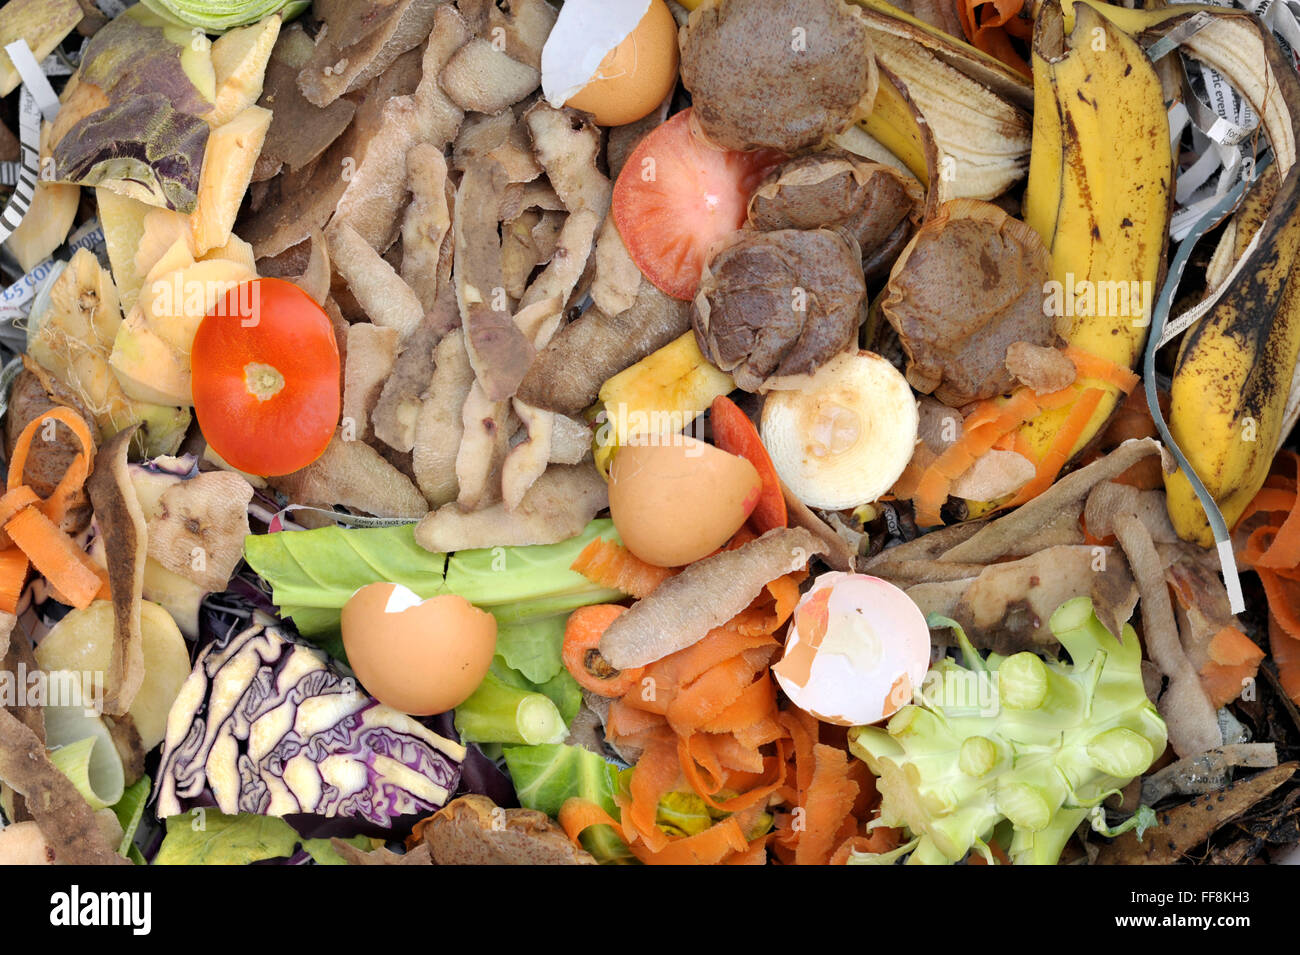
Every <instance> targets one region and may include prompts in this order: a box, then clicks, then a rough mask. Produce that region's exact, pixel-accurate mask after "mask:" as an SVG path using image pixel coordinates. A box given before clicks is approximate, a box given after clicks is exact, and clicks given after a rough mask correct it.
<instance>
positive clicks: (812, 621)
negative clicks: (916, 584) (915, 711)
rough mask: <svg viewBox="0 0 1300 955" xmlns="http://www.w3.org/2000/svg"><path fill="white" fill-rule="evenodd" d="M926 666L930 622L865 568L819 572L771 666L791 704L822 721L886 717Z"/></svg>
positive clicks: (845, 722) (918, 682) (848, 721)
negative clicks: (861, 571)
mask: <svg viewBox="0 0 1300 955" xmlns="http://www.w3.org/2000/svg"><path fill="white" fill-rule="evenodd" d="M929 667H930V628H929V627H928V626H927V625H926V622H925V615H924V614H922V613H921V610H920V608H919V607H917V605H916V604H915V603H913V602H912V599H911V598H910V597H908V596H907V594H905V593H904V592H903V591H901V590H899V589H898V588H897V587H895V586H894V585H893V584H891V583H889V582H888V581H884V580H881V579H880V578H878V577H869V576H867V575H866V574H845V573H840V572H832V573H827V574H822V575H821V576H820V577H818V578H817V580H816V581H815V582H814V583H813V586H812V588H811V589H810V590H809V591H808V592H807V593H805V594H804V595H803V597H802V598H800V600H799V603H798V604H797V605H796V606H795V610H794V617H793V620H792V622H791V624H790V633H789V635H788V636H787V637H786V642H785V653H784V655H783V656H782V658H781V660H780V661H779V662H778V663H777V664H776V665H775V666H773V667H772V672H773V673H774V674H775V675H776V680H777V682H778V683H779V684H780V685H781V689H782V690H784V691H785V694H786V696H788V697H789V698H790V700H791V702H793V703H794V704H795V706H797V707H799V708H800V709H802V710H806V711H807V712H809V713H812V714H813V715H814V716H816V717H817V718H818V719H820V720H822V721H824V722H827V723H838V724H840V725H843V726H859V725H863V724H868V723H877V722H879V721H880V720H883V719H887V718H888V717H890V716H892V715H893V714H894V713H896V712H897V711H898V710H899V709H901V708H902V707H903V706H904V705H905V704H907V703H909V702H911V699H912V691H913V689H914V688H916V687H919V686H920V685H921V683H922V681H923V680H924V679H925V674H926V672H927V670H929Z"/></svg>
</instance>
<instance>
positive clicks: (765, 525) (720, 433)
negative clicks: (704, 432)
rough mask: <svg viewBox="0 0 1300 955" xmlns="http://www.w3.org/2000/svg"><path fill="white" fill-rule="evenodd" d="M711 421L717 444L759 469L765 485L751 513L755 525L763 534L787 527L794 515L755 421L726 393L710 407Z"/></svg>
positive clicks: (762, 485)
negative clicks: (776, 528)
mask: <svg viewBox="0 0 1300 955" xmlns="http://www.w3.org/2000/svg"><path fill="white" fill-rule="evenodd" d="M709 423H710V424H711V425H712V426H713V443H714V444H716V445H717V446H718V447H719V448H721V449H722V450H723V451H726V452H727V453H728V454H735V455H738V456H740V457H742V458H744V459H745V460H746V461H748V462H749V463H750V464H752V465H754V469H755V470H756V471H758V478H759V481H761V482H762V484H761V486H760V488H759V494H758V503H757V504H755V505H754V510H753V512H752V513H751V514H750V515H749V519H750V521H751V522H752V523H753V524H754V527H755V528H757V530H758V532H759V533H760V534H761V533H765V532H767V531H770V530H771V529H772V528H774V527H785V526H786V525H787V524H788V523H789V521H790V517H789V514H788V513H787V512H786V507H785V495H784V494H782V493H781V479H780V478H778V477H777V475H776V468H775V467H773V465H772V458H771V456H770V455H769V454H768V453H767V448H766V447H765V446H764V445H763V439H762V438H761V437H759V434H758V431H757V430H756V429H755V428H754V424H753V422H752V421H750V420H749V417H748V416H747V415H746V414H745V412H743V411H741V410H740V408H739V407H737V405H736V403H735V402H734V401H732V400H731V399H730V398H728V397H727V396H726V395H719V396H718V397H716V398H714V399H713V404H712V405H711V406H710V408H709Z"/></svg>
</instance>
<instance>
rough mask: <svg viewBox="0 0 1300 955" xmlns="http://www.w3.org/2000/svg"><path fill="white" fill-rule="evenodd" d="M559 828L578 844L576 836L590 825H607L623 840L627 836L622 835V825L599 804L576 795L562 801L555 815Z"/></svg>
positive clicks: (625, 839)
mask: <svg viewBox="0 0 1300 955" xmlns="http://www.w3.org/2000/svg"><path fill="white" fill-rule="evenodd" d="M557 819H558V820H559V823H560V828H562V829H563V830H564V834H565V835H566V836H568V837H569V839H570V840H571V841H572V842H573V843H574V844H575V845H577V844H578V837H579V836H581V835H582V834H583V833H584V832H586V831H587V830H588V829H590V828H591V827H592V826H609V827H610V828H611V829H613V830H614V831H615V832H616V833H618V837H619V838H620V839H622V840H623V841H624V842H626V841H627V837H626V836H625V835H623V827H622V825H620V824H619V822H618V821H617V820H616V819H614V817H613V816H611V815H610V814H609V813H607V812H606V811H605V810H604V809H602V808H601V807H600V806H597V805H596V804H595V803H594V802H591V801H590V800H587V799H582V798H581V797H578V796H572V797H570V798H569V799H566V800H565V801H564V804H563V805H561V806H560V813H559V815H558V816H557Z"/></svg>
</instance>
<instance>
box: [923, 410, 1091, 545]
mask: <svg viewBox="0 0 1300 955" xmlns="http://www.w3.org/2000/svg"><path fill="white" fill-rule="evenodd" d="M1065 390H1068V389H1063V391H1065ZM1060 395H1061V392H1051V393H1050V394H1048V395H1036V394H1035V393H1034V392H1032V391H1030V390H1029V389H1028V388H1020V389H1017V390H1016V391H1015V393H1014V394H1012V396H1011V397H1010V398H1008V399H1005V400H1003V399H998V398H991V399H989V400H988V401H982V402H980V403H979V404H978V405H977V406H976V408H975V410H974V411H972V412H971V414H970V415H968V416H967V417H966V419H965V421H964V422H963V430H962V435H961V437H960V438H958V439H957V440H956V441H954V442H953V443H952V444H951V445H949V446H948V447H947V448H946V449H945V450H944V452H943V454H941V455H939V456H938V457H937V458H935V460H934V462H933V463H931V464H930V466H929V467H927V468H926V469H925V471H924V472H923V473H922V474H921V476H920V478H919V480H918V481H917V483H916V493H915V495H914V496H913V499H912V500H913V504H914V506H915V511H916V523H917V524H918V525H920V526H921V527H934V526H937V525H939V524H942V523H943V518H942V516H940V513H939V510H940V508H942V507H943V505H944V503H945V502H946V501H947V500H948V493H949V491H950V490H951V488H952V482H953V481H955V480H956V479H957V478H959V477H961V476H962V474H964V473H965V472H966V471H967V470H968V469H969V468H970V467H971V465H973V464H974V463H975V460H976V459H977V458H979V457H980V456H981V455H983V454H986V453H988V452H989V451H990V450H991V449H992V448H993V447H994V445H996V444H997V443H998V442H999V441H1000V440H1001V439H1002V438H1003V437H1004V436H1006V435H1008V434H1010V433H1011V432H1013V431H1015V430H1016V429H1017V428H1019V427H1020V426H1021V425H1022V424H1024V423H1025V422H1026V421H1028V420H1029V419H1030V418H1032V417H1033V416H1034V415H1036V414H1037V413H1038V412H1039V411H1041V410H1042V409H1043V408H1044V407H1045V406H1044V404H1043V402H1044V400H1047V401H1049V402H1052V403H1054V402H1056V401H1058V400H1059V396H1060Z"/></svg>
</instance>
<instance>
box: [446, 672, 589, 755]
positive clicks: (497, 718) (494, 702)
mask: <svg viewBox="0 0 1300 955" xmlns="http://www.w3.org/2000/svg"><path fill="white" fill-rule="evenodd" d="M456 731H457V732H458V733H460V736H461V739H462V740H463V741H465V742H467V743H521V744H524V745H528V746H533V745H536V744H539V743H560V742H563V741H564V738H565V736H567V735H568V729H567V727H566V726H565V725H564V718H563V717H562V716H561V715H560V711H559V709H558V708H557V707H556V705H555V704H554V703H553V702H551V700H550V698H549V697H547V696H544V695H543V694H541V693H536V692H532V691H529V690H521V689H519V688H518V687H513V686H509V685H507V684H506V683H503V682H502V681H501V680H499V679H497V677H496V676H494V675H493V674H491V673H489V674H488V675H487V676H486V677H484V678H483V682H482V683H480V684H479V687H478V689H477V690H475V691H474V693H473V695H472V696H470V698H469V699H468V700H466V701H465V702H464V703H462V704H461V705H460V706H458V707H456Z"/></svg>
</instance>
